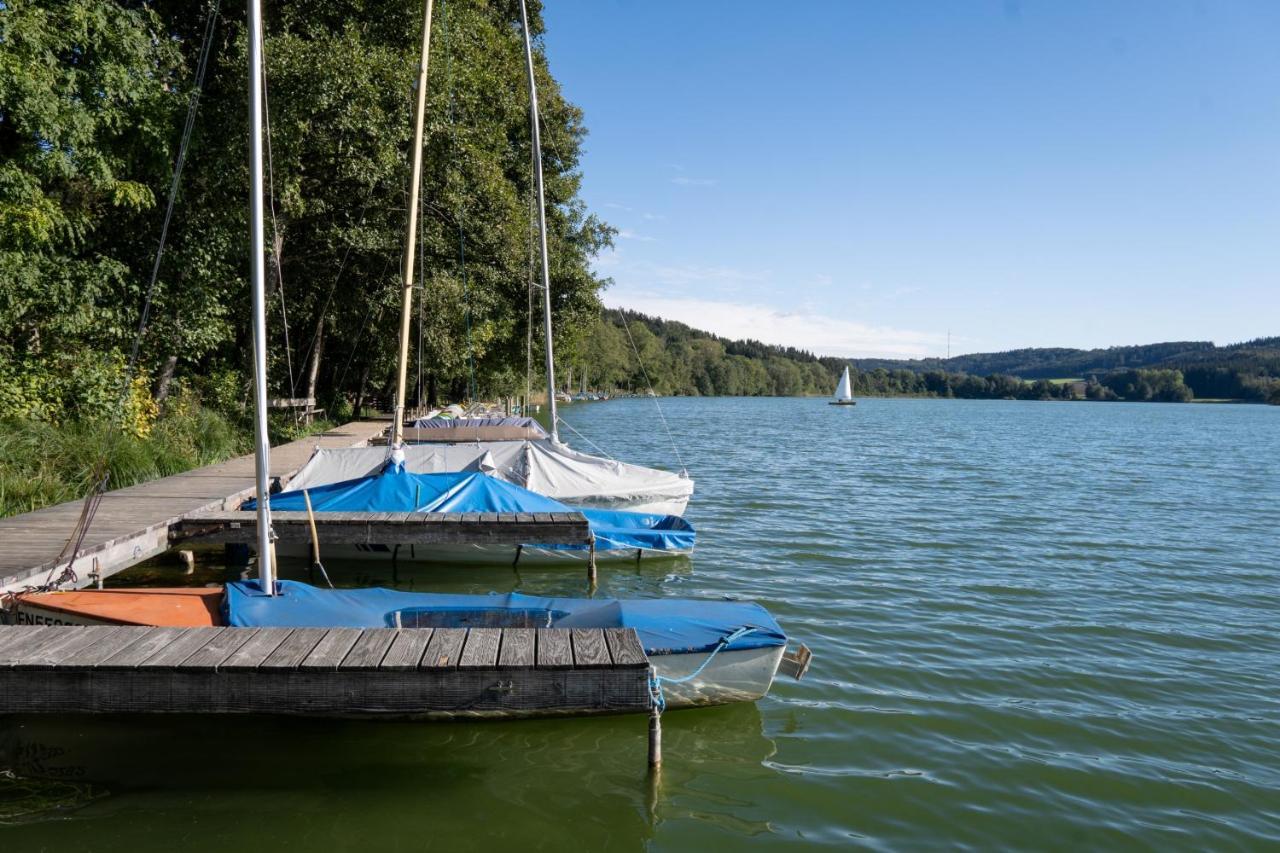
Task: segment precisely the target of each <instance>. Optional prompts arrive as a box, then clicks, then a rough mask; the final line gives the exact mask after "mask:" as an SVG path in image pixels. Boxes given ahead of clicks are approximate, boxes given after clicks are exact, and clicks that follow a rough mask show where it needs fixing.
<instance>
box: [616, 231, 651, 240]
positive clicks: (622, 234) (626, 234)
mask: <svg viewBox="0 0 1280 853" xmlns="http://www.w3.org/2000/svg"><path fill="white" fill-rule="evenodd" d="M618 239H619V240H638V241H639V242H641V243H652V242H653V241H654V239H655V238H653V237H650V236H649V235H647V234H637V233H636V232H634V231H632V230H631V229H630V228H620V229H618Z"/></svg>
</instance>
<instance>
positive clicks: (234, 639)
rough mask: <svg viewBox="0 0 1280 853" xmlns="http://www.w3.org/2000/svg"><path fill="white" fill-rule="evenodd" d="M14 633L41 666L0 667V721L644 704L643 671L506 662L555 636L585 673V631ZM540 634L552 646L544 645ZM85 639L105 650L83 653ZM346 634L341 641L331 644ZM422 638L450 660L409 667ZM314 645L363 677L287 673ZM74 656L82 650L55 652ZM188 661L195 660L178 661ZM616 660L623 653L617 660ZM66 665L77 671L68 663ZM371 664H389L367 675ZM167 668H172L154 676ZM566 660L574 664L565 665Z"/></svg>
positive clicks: (574, 709) (463, 712) (526, 711)
mask: <svg viewBox="0 0 1280 853" xmlns="http://www.w3.org/2000/svg"><path fill="white" fill-rule="evenodd" d="M19 630H20V631H22V633H23V634H24V635H25V636H26V637H28V638H33V641H34V644H33V645H32V646H31V647H30V648H29V651H30V653H31V656H30V657H28V658H25V659H23V661H22V665H23V666H29V667H35V666H36V665H39V666H40V667H41V668H39V669H35V668H23V669H19V668H13V667H3V668H0V714H7V713H31V712H49V713H65V712H98V713H140V712H141V713H146V712H181V713H258V714H262V713H268V714H308V715H315V714H321V715H340V716H350V715H373V716H383V717H413V718H417V717H432V718H435V717H444V718H449V717H458V716H481V717H485V716H498V717H510V716H527V715H531V714H546V713H609V712H618V711H642V710H645V709H647V708H648V707H649V703H650V702H651V697H650V695H649V692H648V668H647V667H635V666H631V667H627V666H569V665H567V664H566V665H565V666H563V667H562V668H559V669H552V668H541V667H539V668H533V667H530V666H528V665H525V666H517V665H515V664H518V663H520V662H525V663H527V662H528V661H530V660H532V659H536V657H537V656H536V655H535V654H534V649H536V648H538V647H541V646H544V645H545V646H546V649H544V652H547V651H550V652H552V654H551V655H550V657H551V658H553V659H554V658H555V657H556V655H555V654H554V650H555V649H556V647H557V641H556V639H555V638H559V639H560V640H561V642H560V643H559V645H561V646H563V647H564V648H565V649H569V648H570V647H571V646H572V644H573V641H574V639H577V640H579V642H578V646H579V650H580V652H582V653H583V660H584V661H585V662H587V663H589V662H590V659H591V655H589V654H586V652H585V650H586V649H587V648H588V646H590V642H589V641H588V642H583V641H582V640H583V638H584V637H586V638H589V636H590V634H591V633H592V632H591V631H586V632H578V633H577V634H572V633H570V632H568V631H562V630H535V629H496V628H489V629H483V628H478V629H473V630H472V631H466V630H463V629H444V628H442V629H434V630H433V629H421V630H419V629H410V630H407V631H394V630H388V629H371V630H368V631H358V630H355V629H331V630H325V629H305V628H303V629H293V630H290V629H287V628H280V629H244V628H191V629H166V628H160V629H156V628H142V627H135V626H102V627H98V626H95V627H75V628H61V627H59V628H53V629H52V630H51V631H46V630H43V629H40V628H22V629H19ZM595 633H597V634H599V636H600V639H599V640H597V641H596V642H597V645H599V644H601V643H605V644H607V642H608V640H605V639H603V638H604V634H603V632H600V631H598V630H597V631H595ZM353 634H354V635H355V636H354V637H353V636H352V635H353ZM544 635H545V636H546V637H550V638H552V639H551V640H550V641H549V642H548V643H545V644H544V643H543V642H542V640H543V638H544ZM92 637H96V638H97V639H98V640H103V639H105V640H107V642H102V641H98V642H91V641H90V638H92ZM344 637H345V638H346V639H345V640H343V641H342V642H335V641H336V640H342V638H344ZM428 637H429V638H430V639H427V638H428ZM495 637H496V638H498V640H499V642H498V649H499V651H498V653H497V654H498V656H497V659H496V660H494V659H493V653H492V649H493V642H492V640H493V638H495ZM0 638H3V639H4V640H5V641H6V642H5V645H4V647H5V648H12V647H13V644H11V643H10V642H8V640H10V639H11V638H10V637H9V636H4V634H3V632H0ZM331 638H332V639H331ZM423 640H426V645H427V646H428V647H429V648H430V647H434V648H436V650H437V651H438V652H441V656H442V657H447V658H449V660H448V662H447V663H444V664H443V665H427V664H428V663H432V662H431V661H427V660H425V659H424V661H423V662H422V663H419V665H418V666H417V667H416V668H411V667H412V664H413V661H414V659H415V658H416V653H415V649H416V648H418V647H420V646H421V645H422V643H423ZM616 640H617V645H618V648H620V649H621V648H622V647H623V641H624V640H625V636H624V635H621V634H620V635H619V636H618V637H617V638H616ZM313 641H314V642H316V646H319V644H320V643H321V642H325V641H328V642H327V643H326V646H327V648H328V651H327V652H326V653H325V654H326V655H329V654H332V652H333V650H334V649H335V648H337V649H341V648H344V647H347V648H350V649H351V650H352V651H356V649H357V646H358V647H359V650H358V652H357V653H356V654H354V655H352V654H350V653H348V657H349V658H351V661H352V663H353V664H356V665H358V666H359V667H360V668H346V667H345V666H344V667H343V668H341V669H334V668H332V666H330V667H329V668H322V667H311V668H305V667H304V668H294V667H293V666H292V664H294V663H296V662H297V661H298V660H300V659H304V658H303V656H304V655H306V659H310V658H312V657H313V656H314V653H315V651H316V648H311V650H310V652H308V651H307V649H308V647H309V646H310V645H311V644H312V642H313ZM348 642H349V643H350V645H349V646H348ZM386 642H389V643H390V644H391V645H395V646H396V647H397V654H396V657H395V659H394V660H391V661H388V660H387V655H386V654H381V656H380V651H379V650H380V649H383V648H386V647H385V646H384V643H386ZM23 648H27V646H26V645H24V646H23ZM73 649H79V651H80V652H82V653H81V654H77V655H74V656H72V655H67V654H64V653H65V652H67V651H69V650H73ZM386 650H387V651H388V652H389V651H390V649H389V648H387V649H386ZM86 652H92V654H87V653H86ZM193 652H194V653H193ZM189 653H192V654H191V656H190V657H187V655H188V654H189ZM264 655H265V658H264V657H263V656H264ZM324 657H325V655H321V656H320V658H321V659H323V658H324ZM459 657H465V658H466V659H467V661H468V662H472V661H474V662H476V663H479V662H482V661H486V660H488V661H491V663H490V665H488V666H475V667H472V666H466V667H460V666H458V665H457V662H456V661H457V659H458V658H459ZM621 657H625V655H621V654H620V658H621ZM68 658H74V659H75V660H78V661H80V663H78V664H76V665H74V666H68V665H65V660H66V659H68ZM358 658H362V660H357V659H358ZM379 659H381V660H382V662H383V663H384V664H386V665H384V666H382V667H380V668H366V667H365V666H364V664H372V663H374V662H376V661H378V660H379ZM162 660H169V661H172V663H171V664H170V665H167V666H161V665H157V662H158V661H162ZM563 660H567V661H571V660H572V658H571V656H569V655H567V654H566V655H564V656H563ZM268 662H271V664H274V665H269V663H268ZM189 663H190V665H188V664H189ZM134 664H136V665H134ZM239 667H246V668H239ZM392 667H394V668H392Z"/></svg>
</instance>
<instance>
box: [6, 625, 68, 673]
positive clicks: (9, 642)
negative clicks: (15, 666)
mask: <svg viewBox="0 0 1280 853" xmlns="http://www.w3.org/2000/svg"><path fill="white" fill-rule="evenodd" d="M57 630H58V628H56V627H54V626H53V625H38V626H35V627H30V626H27V625H22V626H9V625H6V626H5V627H3V628H0V666H4V664H5V662H6V661H8V660H14V659H17V658H19V657H21V656H22V650H23V649H24V648H26V647H28V646H32V645H36V644H38V643H40V642H43V640H42V639H41V638H42V637H44V636H52V634H53V632H54V631H57Z"/></svg>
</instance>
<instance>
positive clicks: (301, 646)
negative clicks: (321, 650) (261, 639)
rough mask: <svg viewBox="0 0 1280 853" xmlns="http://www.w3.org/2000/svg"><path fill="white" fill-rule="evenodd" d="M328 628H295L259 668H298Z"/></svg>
mask: <svg viewBox="0 0 1280 853" xmlns="http://www.w3.org/2000/svg"><path fill="white" fill-rule="evenodd" d="M327 630H328V629H326V628H294V629H293V633H292V634H290V635H289V636H288V638H287V639H285V641H284V642H283V643H281V644H280V645H279V646H277V647H276V650H275V651H274V652H272V653H271V654H269V655H267V659H266V660H264V661H263V662H262V664H261V665H260V666H259V667H258V669H297V668H298V667H299V666H300V665H301V664H302V662H303V661H304V660H306V659H307V655H309V654H311V652H312V650H313V649H315V647H316V644H317V643H319V642H320V640H322V639H323V638H324V635H325V633H326V631H327Z"/></svg>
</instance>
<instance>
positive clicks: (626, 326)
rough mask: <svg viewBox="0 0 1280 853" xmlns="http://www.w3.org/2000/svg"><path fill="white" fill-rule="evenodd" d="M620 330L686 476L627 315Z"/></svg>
mask: <svg viewBox="0 0 1280 853" xmlns="http://www.w3.org/2000/svg"><path fill="white" fill-rule="evenodd" d="M621 317H622V328H624V329H626V330H627V340H629V341H631V351H632V352H634V353H635V354H636V363H637V364H639V365H640V373H641V374H642V375H643V376H644V382H645V384H646V385H648V386H649V394H650V395H652V397H653V405H654V408H656V409H657V410H658V417H659V418H661V419H662V428H663V429H664V430H666V431H667V441H669V442H671V449H672V450H674V451H675V454H676V461H677V462H679V463H680V473H681V474H682V475H684V476H688V474H689V469H688V468H686V467H685V465H684V459H683V458H681V456H680V448H679V447H677V446H676V440H675V438H674V437H672V435H671V427H670V426H668V425H667V416H666V415H665V414H663V412H662V404H661V403H659V402H658V393H657V392H656V391H654V390H653V383H652V382H651V381H649V371H648V370H645V367H644V359H642V358H640V350H639V349H638V348H637V347H636V339H635V338H633V337H632V336H631V326H630V324H629V323H627V315H626V314H625V313H622V314H621Z"/></svg>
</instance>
